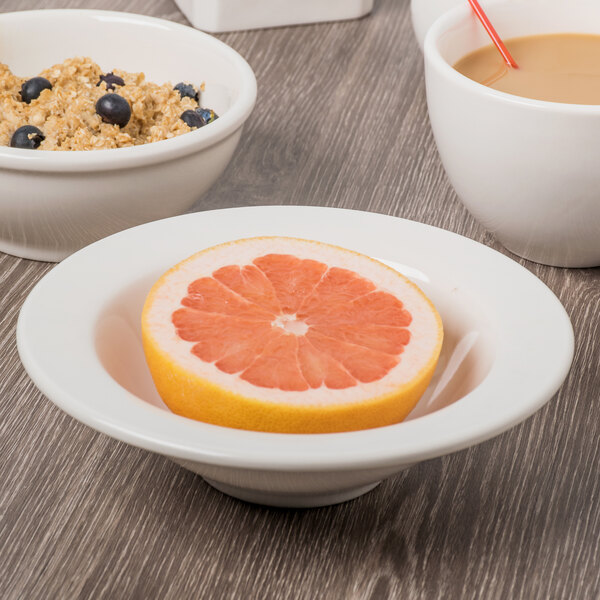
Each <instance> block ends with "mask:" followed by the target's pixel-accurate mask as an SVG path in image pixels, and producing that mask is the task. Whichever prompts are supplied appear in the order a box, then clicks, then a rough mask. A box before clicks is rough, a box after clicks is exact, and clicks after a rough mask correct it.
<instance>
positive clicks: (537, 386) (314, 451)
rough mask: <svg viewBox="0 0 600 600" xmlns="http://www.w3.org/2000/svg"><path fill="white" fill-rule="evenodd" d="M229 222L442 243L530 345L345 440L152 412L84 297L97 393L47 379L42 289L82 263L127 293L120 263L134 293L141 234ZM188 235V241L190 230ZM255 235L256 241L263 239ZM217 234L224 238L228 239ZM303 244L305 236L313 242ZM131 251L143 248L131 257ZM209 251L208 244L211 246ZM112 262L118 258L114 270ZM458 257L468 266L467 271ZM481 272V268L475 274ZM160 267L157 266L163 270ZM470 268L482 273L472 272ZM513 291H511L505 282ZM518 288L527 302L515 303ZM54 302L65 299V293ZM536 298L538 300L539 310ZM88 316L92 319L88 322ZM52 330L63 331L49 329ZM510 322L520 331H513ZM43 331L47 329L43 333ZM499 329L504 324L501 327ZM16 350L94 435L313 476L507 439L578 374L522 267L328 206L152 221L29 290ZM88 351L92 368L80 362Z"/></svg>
mask: <svg viewBox="0 0 600 600" xmlns="http://www.w3.org/2000/svg"><path fill="white" fill-rule="evenodd" d="M231 219H235V220H236V225H235V226H234V227H237V228H242V229H246V228H248V227H249V228H250V229H252V228H257V227H258V226H257V225H256V223H260V224H261V225H260V227H261V228H262V227H264V225H262V223H269V225H268V226H267V228H271V227H272V226H273V225H272V223H275V230H271V231H272V232H271V235H278V234H279V233H277V232H276V231H277V227H281V226H282V225H284V229H283V233H282V234H283V235H293V231H296V230H297V231H299V230H300V229H302V228H303V227H309V226H310V227H311V231H312V228H313V224H314V223H322V225H319V227H321V229H319V233H318V236H319V237H314V238H313V239H320V237H322V236H331V239H330V240H328V239H323V241H331V242H332V243H336V239H333V238H334V237H335V238H338V237H341V236H345V237H347V238H348V239H356V236H357V235H361V234H360V233H359V232H360V231H369V232H371V233H369V234H368V235H370V236H372V237H370V240H373V239H375V238H378V237H379V236H380V235H381V233H380V232H384V237H385V238H386V239H388V240H389V239H391V237H390V236H393V237H394V239H396V240H397V239H398V238H401V239H402V238H403V237H404V238H407V239H412V240H422V241H419V242H418V243H419V244H425V245H427V244H428V243H429V242H430V241H431V240H432V239H434V240H437V241H436V243H439V244H442V245H445V246H446V248H447V249H449V251H448V254H447V255H448V256H454V258H453V259H450V260H451V261H452V263H453V264H459V265H460V266H459V267H455V268H458V269H459V271H458V272H460V273H462V274H463V275H462V276H463V277H464V276H465V275H464V273H468V278H469V281H470V282H471V283H470V285H472V286H473V290H474V293H475V294H482V293H483V294H487V297H488V299H491V302H492V303H493V304H492V305H493V306H494V307H495V308H496V309H498V307H501V310H502V311H505V313H506V314H505V315H504V316H503V320H501V323H504V325H507V324H508V323H510V324H511V325H512V328H513V329H516V328H517V327H518V323H521V322H524V323H527V326H528V327H529V329H530V330H529V331H528V332H527V335H525V336H523V335H522V334H521V335H516V334H515V333H514V332H513V333H512V334H510V335H507V334H503V336H504V337H502V338H501V339H499V341H498V343H497V348H496V352H497V357H496V359H495V362H494V366H493V367H492V369H491V370H490V372H489V373H488V375H487V376H486V378H485V379H484V380H483V382H481V383H480V384H479V385H478V386H477V387H476V388H475V389H474V390H473V391H471V392H470V393H468V394H467V395H466V396H464V397H463V398H461V400H460V401H459V402H455V403H453V404H451V405H449V406H447V407H445V408H442V409H439V410H437V411H435V412H433V413H430V414H428V415H425V416H422V417H419V418H418V419H414V420H409V421H405V422H403V423H399V424H396V425H390V426H387V427H381V428H377V429H369V430H363V431H354V432H345V433H329V434H277V433H262V432H255V431H244V430H238V429H230V428H226V427H220V426H217V425H209V424H206V423H201V422H198V421H193V420H191V419H187V418H185V417H180V416H178V415H175V414H173V413H170V412H168V411H165V410H164V409H161V408H158V407H157V406H154V405H151V404H149V403H148V402H146V401H144V400H142V399H141V398H140V397H138V396H136V395H135V394H133V393H131V392H129V391H127V390H126V389H125V388H123V387H122V386H121V385H120V384H119V383H117V382H116V381H115V380H114V379H113V378H112V376H110V375H109V374H108V373H107V372H106V370H105V368H104V367H103V366H102V365H101V363H100V359H99V358H98V356H97V354H96V351H95V349H94V350H92V349H90V348H92V347H94V348H95V342H94V339H95V338H94V336H95V335H96V334H92V333H91V332H92V331H96V329H95V324H96V322H97V321H96V320H97V318H98V314H99V313H98V312H94V311H97V309H93V308H90V307H89V304H88V303H87V302H86V301H85V299H84V301H83V302H81V301H80V300H81V298H79V299H78V302H77V304H76V306H77V309H76V310H77V311H79V310H84V311H86V310H87V311H90V310H91V311H92V312H93V314H95V315H96V316H95V317H94V316H93V315H92V314H90V317H89V319H88V325H85V326H82V324H81V323H80V324H79V325H78V326H77V327H73V326H72V323H73V318H72V317H69V318H68V320H67V321H65V322H68V323H69V324H70V327H71V329H72V330H73V333H72V335H73V336H75V338H74V339H77V340H82V341H83V340H88V338H89V337H90V336H92V339H90V340H88V341H86V342H85V345H88V349H87V350H85V349H79V350H78V351H77V353H76V354H77V356H75V357H74V359H73V360H74V361H75V362H77V364H78V366H80V367H81V365H84V366H85V364H86V362H85V361H86V360H88V361H89V362H88V366H89V365H92V367H93V368H92V371H91V372H92V374H94V373H95V374H96V376H97V379H96V384H95V385H94V386H93V388H90V385H89V382H90V371H86V372H85V373H83V374H82V377H84V378H85V379H84V380H83V381H82V382H79V383H77V382H75V381H73V371H72V368H71V365H72V364H73V361H71V360H69V358H68V357H67V361H66V362H63V363H62V364H63V367H62V368H63V369H66V370H65V372H64V373H63V374H62V375H61V376H60V377H62V378H63V381H59V382H57V380H56V377H55V376H53V374H52V373H50V372H48V367H47V366H46V368H45V367H44V362H45V363H46V365H48V364H49V363H48V361H49V360H50V363H52V361H54V360H55V359H57V360H59V361H63V359H62V358H60V357H57V355H56V349H55V346H54V345H50V346H48V342H47V340H48V339H55V338H54V337H52V334H51V333H50V336H49V335H48V331H50V330H48V331H46V332H43V331H42V329H43V328H44V327H45V326H46V324H48V323H50V326H51V327H55V328H56V327H58V329H56V330H55V332H54V333H55V334H56V332H57V331H61V332H64V329H60V327H61V326H62V325H61V322H60V321H61V318H62V317H61V318H59V319H58V320H57V319H54V320H53V319H52V318H48V316H49V315H46V314H45V313H44V314H42V313H40V307H42V308H41V310H42V312H43V311H47V310H50V311H51V312H52V309H51V304H52V302H48V300H49V296H48V292H47V291H46V290H47V289H48V287H49V288H50V290H52V286H53V285H56V284H59V285H58V289H60V290H63V289H65V288H64V286H65V285H69V284H68V281H69V277H70V275H69V273H70V272H72V273H76V274H80V273H81V272H83V271H82V266H84V265H85V264H86V263H87V267H86V269H85V272H89V271H90V268H92V270H93V272H98V270H97V269H96V267H94V264H96V263H97V264H102V269H101V270H105V272H106V273H107V274H108V275H107V277H108V276H109V275H110V279H109V281H110V282H111V285H112V286H113V287H114V289H115V290H116V289H123V286H124V285H125V284H124V283H123V282H119V281H115V278H116V277H117V274H116V273H115V272H114V271H111V269H110V263H111V261H112V262H114V263H115V264H118V266H119V268H120V269H121V270H122V275H121V276H119V277H122V278H124V279H123V281H124V282H126V284H127V285H129V284H131V279H130V273H129V272H128V268H131V266H135V265H136V264H138V265H139V264H144V265H145V266H146V267H147V266H148V264H149V263H148V261H149V260H152V258H151V257H150V259H149V258H148V256H147V253H146V252H147V251H146V250H145V249H144V248H142V246H143V243H142V242H143V240H144V239H145V237H148V238H149V239H159V238H157V237H156V236H157V234H159V232H161V231H162V235H163V236H165V234H167V235H166V237H167V238H168V239H170V240H171V239H172V235H173V233H174V232H175V231H177V232H180V238H185V237H186V236H187V235H189V236H190V239H191V236H192V233H193V241H194V244H195V243H196V241H195V240H196V237H195V236H196V233H197V231H198V230H200V229H202V228H204V229H209V230H210V229H214V231H215V232H217V231H227V235H228V236H230V235H232V234H231V232H230V229H229V228H226V224H227V223H228V222H229V223H231V222H232V221H231ZM265 219H267V220H266V221H265ZM328 222H329V223H331V222H334V223H337V225H338V227H339V230H341V231H342V232H343V233H342V234H339V233H337V232H336V233H335V234H333V233H329V232H328V230H327V229H326V227H327V223H328ZM248 223H249V224H251V225H247V224H248ZM207 225H208V227H207ZM185 230H187V233H183V232H184V231H185ZM321 232H325V233H321ZM236 234H237V230H236ZM256 234H257V235H261V233H260V232H257V233H256ZM263 234H264V233H263ZM214 235H215V236H217V237H218V236H221V235H223V234H222V233H215V234H214ZM304 237H307V236H306V234H305V235H304ZM211 241H212V240H211ZM136 243H137V247H140V250H136V251H132V250H131V249H132V248H135V247H136ZM365 243H366V244H367V245H370V244H376V245H379V244H381V245H382V247H385V248H388V247H389V243H388V242H385V241H382V240H379V239H377V241H375V242H372V241H369V242H365ZM186 244H187V242H185V243H184V242H180V247H181V248H183V246H184V245H185V247H186V250H185V251H187V245H186ZM205 244H207V245H212V244H211V243H208V242H205ZM384 244H385V246H384ZM127 249H129V256H128V257H127V260H129V261H130V267H127V266H126V265H123V264H122V263H123V261H122V260H121V259H122V256H123V254H122V252H123V251H124V250H127ZM176 251H177V252H180V251H183V250H179V249H177V250H176ZM136 252H143V255H140V256H133V255H134V254H135V253H136ZM161 252H162V250H160V248H158V249H157V250H156V253H155V257H156V256H159V255H160V256H161V261H162V260H164V259H163V258H162V254H161ZM390 252H391V251H390ZM419 252H420V251H419ZM111 253H112V258H111ZM444 255H446V253H444ZM116 257H120V258H119V261H117V259H116ZM379 258H382V259H384V258H388V257H384V256H380V257H379ZM455 259H460V260H462V264H461V263H460V262H459V263H457V262H456V260H455ZM423 260H425V261H430V262H433V261H435V264H437V261H438V260H439V259H438V258H437V254H436V253H435V251H434V250H430V255H428V256H427V257H425V258H423ZM107 261H108V262H107ZM115 261H117V262H115ZM137 261H145V262H143V263H141V262H137ZM482 263H483V264H484V265H486V268H483V266H480V265H482ZM163 266H164V265H162V264H161V265H158V264H156V268H162V267H163ZM474 266H475V267H476V273H477V274H476V275H472V270H473V267H474ZM460 269H462V271H460ZM477 269H479V270H478V271H477ZM78 276H79V275H78ZM63 277H64V279H63V280H61V278H63ZM458 281H459V282H460V277H459V278H458ZM53 282H55V283H53ZM507 282H508V283H510V284H511V285H504V286H503V285H501V284H502V283H505V284H506V283H507ZM454 285H455V283H453V284H452V285H450V284H448V288H449V290H451V289H452V290H453V286H454ZM496 286H498V287H496ZM101 287H102V288H103V290H104V291H103V293H109V291H110V290H107V288H108V285H106V286H101ZM68 289H71V288H70V287H69V288H68ZM518 290H520V291H521V292H523V293H521V294H517V291H518ZM525 292H526V293H525ZM52 293H56V292H52ZM85 293H87V292H84V294H85ZM93 293H94V294H95V292H93ZM58 294H59V296H61V294H62V291H59V292H58ZM112 297H114V293H113V294H112V295H111V298H112ZM478 297H479V296H478ZM61 298H62V296H61ZM50 299H52V294H50ZM55 299H56V298H55ZM540 299H542V300H543V301H541V302H540ZM62 301H63V300H61V303H62ZM98 301H100V300H98ZM61 306H62V304H61ZM79 307H84V308H83V309H80V308H79ZM36 311H37V315H38V316H37V317H36ZM65 318H66V317H65ZM79 318H80V319H81V317H79ZM83 319H84V321H85V319H86V317H85V314H84V315H83ZM545 319H550V321H549V322H550V323H552V326H551V327H548V326H547V322H546V320H545ZM92 321H94V328H92V324H91V322H92ZM53 322H56V323H57V324H55V325H52V323H53ZM515 322H516V323H517V325H513V323H515ZM40 324H42V325H43V327H38V325H40ZM495 327H500V325H498V324H495ZM86 328H87V330H86ZM508 329H510V327H508ZM90 345H91V346H90ZM17 346H18V351H19V355H20V358H21V361H22V362H23V365H24V366H25V369H26V371H27V372H28V374H29V375H30V377H31V378H32V380H33V381H34V383H35V384H36V386H37V387H38V388H39V389H40V390H41V391H42V392H43V393H44V394H45V395H46V396H47V397H48V398H49V399H50V400H51V401H52V402H53V403H54V404H55V405H57V406H58V407H59V408H61V409H62V410H63V411H65V412H67V413H68V414H70V415H71V416H73V417H74V418H76V419H78V420H79V421H81V422H83V423H85V424H86V425H88V426H90V427H92V428H93V429H95V430H97V431H101V432H103V433H105V434H107V435H110V436H111V437H114V438H116V439H118V440H121V441H124V442H127V443H130V444H132V445H134V446H137V447H141V448H145V449H146V450H150V451H153V452H157V453H160V454H163V455H166V456H169V457H171V458H176V459H181V460H191V461H195V462H199V463H203V464H211V465H218V466H225V467H230V468H247V469H257V470H268V471H275V470H279V471H280V470H295V471H305V472H306V471H313V472H315V471H325V470H355V469H360V468H362V469H368V468H374V467H384V466H385V467H387V466H390V467H391V466H397V465H398V464H410V463H414V462H418V461H421V460H425V459H429V458H434V457H436V456H441V455H444V454H448V453H451V452H455V451H458V450H461V449H464V448H466V447H469V446H472V445H474V444H477V443H479V442H482V441H484V440H486V439H489V438H491V437H494V436H495V435H498V434H499V433H502V432H503V431H505V430H507V429H509V428H511V427H513V426H514V425H516V424H518V423H520V422H521V421H523V420H524V419H526V418H527V417H529V416H530V415H532V414H533V413H534V412H535V411H537V410H538V409H539V408H541V406H543V405H544V404H545V403H546V402H548V401H549V400H550V398H552V397H553V396H554V394H555V393H556V391H557V390H558V389H559V387H560V386H561V385H562V383H563V381H564V379H565V377H566V376H567V374H568V372H569V369H570V367H571V362H572V359H573V352H574V337H573V329H572V326H571V322H570V320H569V317H568V315H567V313H566V311H565V309H564V307H563V306H562V304H561V303H560V301H559V300H558V298H556V296H555V295H554V294H553V293H552V291H551V290H550V289H548V287H547V286H546V285H545V284H544V283H543V282H542V281H540V280H539V279H538V278H537V277H535V275H533V274H532V273H531V272H530V271H528V270H527V269H525V267H523V266H521V265H519V264H518V263H516V262H515V261H513V260H511V259H510V258H508V257H507V256H505V255H503V254H501V253H499V252H497V251H495V250H493V249H491V248H488V247H486V246H484V245H483V244H480V243H478V242H475V241H473V240H470V239H468V238H466V237H463V236H460V235H458V234H455V233H452V232H449V231H446V230H443V229H440V228H437V227H432V226H430V225H426V224H422V223H417V222H415V221H408V220H405V219H400V218H398V217H390V216H387V215H381V214H377V213H368V212H362V211H355V210H348V209H334V208H325V207H306V206H266V207H245V208H232V209H220V210H214V211H206V212H202V213H192V214H187V215H183V216H179V217H172V218H170V219H164V220H162V221H154V222H153V223H148V224H145V225H141V226H138V227H135V228H132V229H129V230H126V231H124V232H120V233H117V234H114V235H113V236H110V237H108V238H105V239H104V240H100V241H99V242H96V243H94V244H91V245H90V246H87V247H86V248H84V249H83V250H80V251H79V252H77V253H75V254H74V255H72V256H71V257H69V258H67V259H66V260H65V261H63V262H62V263H60V264H59V265H58V266H56V267H55V268H54V269H53V270H52V271H50V272H49V273H48V274H47V275H46V276H45V277H43V278H42V279H41V280H40V281H39V282H38V283H37V284H36V286H35V287H34V288H33V290H32V291H31V292H30V294H29V296H28V297H27V299H26V301H25V303H24V304H23V307H22V309H21V312H20V314H19V319H18V324H17ZM85 352H87V353H88V355H89V359H85V358H84V354H85ZM540 352H541V358H540ZM49 357H50V358H49ZM528 361H529V363H528ZM507 372H508V373H510V374H511V378H512V379H510V381H509V383H508V384H507V383H506V380H505V378H506V373H507ZM503 378H504V379H503ZM78 386H79V387H78ZM68 387H70V388H71V389H70V390H69V389H67V388H68ZM82 390H85V394H84V395H86V396H88V397H90V395H91V396H92V397H95V399H92V400H89V399H85V400H84V399H82V397H81V396H82ZM107 398H114V400H113V399H111V400H110V401H109V402H113V403H117V404H116V408H118V410H117V411H116V414H117V416H116V417H115V412H112V413H111V410H110V407H109V409H108V410H107V408H106V406H107V405H106V403H107ZM94 404H95V405H96V407H94ZM113 409H115V406H113ZM141 420H143V425H142V426H140V423H141V422H142V421H141Z"/></svg>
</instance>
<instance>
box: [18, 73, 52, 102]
mask: <svg viewBox="0 0 600 600" xmlns="http://www.w3.org/2000/svg"><path fill="white" fill-rule="evenodd" d="M51 89H52V84H51V83H50V82H49V81H48V80H47V79H46V78H45V77H33V78H32V79H28V80H27V81H26V82H25V83H24V84H23V85H22V86H21V100H23V102H25V104H29V103H30V102H31V101H32V100H35V99H36V98H39V95H40V94H41V93H42V92H43V91H44V90H51Z"/></svg>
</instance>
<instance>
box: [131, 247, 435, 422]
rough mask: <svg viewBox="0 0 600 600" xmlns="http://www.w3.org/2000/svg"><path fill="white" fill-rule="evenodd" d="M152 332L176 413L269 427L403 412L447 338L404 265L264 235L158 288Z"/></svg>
mask: <svg viewBox="0 0 600 600" xmlns="http://www.w3.org/2000/svg"><path fill="white" fill-rule="evenodd" d="M142 337H143V342H144V350H145V353H146V358H147V361H148V366H149V368H150V372H151V374H152V377H153V379H154V382H155V384H156V387H157V389H158V392H159V394H160V395H161V397H162V398H163V400H164V401H165V403H166V404H167V406H168V407H169V408H170V409H171V410H172V411H173V412H175V413H177V414H180V415H183V416H187V417H190V418H193V419H198V420H201V421H205V422H208V423H214V424H218V425H223V426H229V427H237V428H241V429H251V430H259V431H272V432H288V433H301V432H304V433H318V432H334V431H351V430H356V429H364V428H369V427H377V426H382V425H388V424H392V423H396V422H399V421H401V420H402V419H403V418H404V417H406V415H407V414H408V413H409V412H410V411H411V410H412V408H413V407H414V405H415V404H416V403H417V401H418V399H419V398H420V396H421V395H422V393H423V392H424V390H425V388H426V387H427V385H428V383H429V381H430V379H431V376H432V375H433V371H434V369H435V365H436V363H437V359H438V356H439V353H440V349H441V344H442V337H443V332H442V324H441V320H440V318H439V315H438V314H437V312H436V311H435V308H434V307H433V305H432V304H431V302H429V300H428V299H427V298H426V297H425V296H424V295H423V293H422V292H421V291H420V290H419V289H418V288H417V287H416V286H415V285H414V284H412V283H411V282H410V281H408V280H407V279H406V278H404V277H403V276H402V275H400V274H399V273H397V272H396V271H394V270H393V269H391V268H389V267H387V266H385V265H383V264H382V263H379V262H378V261H375V260H373V259H370V258H368V257H366V256H363V255H360V254H357V253H355V252H351V251H349V250H344V249H342V248H338V247H335V246H330V245H327V244H321V243H318V242H311V241H306V240H298V239H293V238H276V237H273V238H254V239H248V240H238V241H236V242H231V243H228V244H222V245H220V246H215V247H213V248H209V249H207V250H204V251H202V252H199V253H198V254H196V255H194V256H192V257H190V258H188V259H187V260H185V261H183V262H181V263H179V264H178V265H176V266H175V267H173V268H172V269H171V270H170V271H168V272H167V273H165V274H164V275H163V276H162V277H161V278H160V279H159V280H158V281H157V282H156V284H155V285H154V287H153V288H152V290H151V292H150V294H149V295H148V298H147V300H146V304H145V306H144V311H143V314H142Z"/></svg>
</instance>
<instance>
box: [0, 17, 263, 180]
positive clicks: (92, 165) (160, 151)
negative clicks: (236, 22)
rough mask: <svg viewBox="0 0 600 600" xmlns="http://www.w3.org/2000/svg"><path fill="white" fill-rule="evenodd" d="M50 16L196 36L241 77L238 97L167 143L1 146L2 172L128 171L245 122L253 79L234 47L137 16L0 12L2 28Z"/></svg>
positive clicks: (194, 148) (213, 139) (199, 146)
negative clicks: (213, 117)
mask: <svg viewBox="0 0 600 600" xmlns="http://www.w3.org/2000/svg"><path fill="white" fill-rule="evenodd" d="M49 14H52V15H53V16H58V17H62V18H78V19H89V20H97V21H98V22H100V23H101V22H106V21H113V22H114V21H120V22H129V23H132V24H135V25H140V24H141V25H146V26H154V27H160V28H161V29H168V30H170V31H172V32H176V33H178V34H179V35H186V36H194V37H196V38H198V39H201V40H202V41H203V43H204V44H208V45H210V46H212V47H213V48H214V49H215V50H216V51H217V52H219V53H220V54H222V55H224V56H225V57H226V58H227V59H228V60H229V61H230V62H231V63H232V64H233V65H234V66H235V67H236V70H237V73H238V76H239V78H240V84H241V85H240V93H239V96H238V98H237V99H236V101H235V102H234V103H233V104H232V105H231V107H230V108H229V109H228V110H227V111H226V112H225V114H223V115H222V116H220V117H219V119H217V120H216V121H215V122H213V123H211V124H210V127H203V128H201V129H197V130H195V131H191V132H190V133H187V134H184V135H180V136H177V137H174V138H170V139H167V140H160V141H157V142H152V143H149V144H143V145H139V146H130V147H125V148H108V149H101V150H93V151H91V150H71V151H66V152H56V151H52V150H46V151H44V150H41V151H39V150H38V151H36V152H31V151H30V150H24V149H20V148H11V147H9V146H0V168H1V169H8V170H18V171H36V172H86V171H103V170H109V169H110V170H117V169H130V168H135V167H143V166H147V165H152V164H156V163H159V162H164V161H170V160H174V159H176V158H179V157H181V156H185V155H188V154H192V153H194V152H199V151H201V150H204V149H205V148H208V147H210V146H213V145H214V144H216V143H218V142H219V141H221V140H223V139H225V138H226V137H228V136H230V135H232V134H233V133H235V132H236V131H237V130H238V129H239V128H240V127H241V126H242V125H243V123H244V121H246V119H247V118H248V116H249V115H250V113H251V112H252V109H253V108H254V105H255V103H256V95H257V84H256V77H255V75H254V72H253V70H252V68H251V67H250V65H249V64H248V63H247V62H246V60H245V59H244V58H243V57H242V56H241V55H240V54H239V53H238V52H237V51H235V50H234V49H233V48H231V47H230V46H228V45H227V44H225V42H222V41H221V40H219V39H217V38H215V37H213V36H212V35H209V34H208V33H204V32H203V31H199V30H197V29H194V28H193V27H190V26H187V25H182V24H180V23H175V22H173V21H169V20H167V19H160V18H157V17H149V16H145V15H138V14H135V13H128V12H119V11H110V10H96V9H40V10H24V11H13V12H9V13H3V14H0V25H1V24H3V23H4V22H7V21H8V22H10V21H19V20H21V21H26V20H27V19H29V18H38V19H39V18H47V17H48V15H49Z"/></svg>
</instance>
